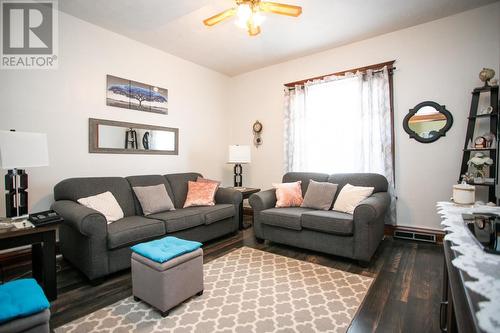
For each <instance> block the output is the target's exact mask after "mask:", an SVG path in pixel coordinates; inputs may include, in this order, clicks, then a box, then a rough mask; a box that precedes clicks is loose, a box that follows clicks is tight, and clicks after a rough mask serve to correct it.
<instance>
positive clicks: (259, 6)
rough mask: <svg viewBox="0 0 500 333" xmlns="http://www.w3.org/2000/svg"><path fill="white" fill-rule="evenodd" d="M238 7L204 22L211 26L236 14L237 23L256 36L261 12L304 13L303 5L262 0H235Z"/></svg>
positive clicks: (260, 22) (288, 14)
mask: <svg viewBox="0 0 500 333" xmlns="http://www.w3.org/2000/svg"><path fill="white" fill-rule="evenodd" d="M235 2H236V7H233V8H230V9H227V10H225V11H223V12H221V13H219V14H217V15H214V16H212V17H209V18H207V19H206V20H204V21H203V23H204V24H205V25H206V26H208V27H211V26H213V25H216V24H217V23H220V22H222V21H224V20H226V19H228V18H230V17H233V16H236V17H237V19H238V21H237V22H236V23H237V25H239V26H241V27H243V28H246V29H247V31H248V34H249V35H250V36H256V35H258V34H259V33H260V25H261V24H262V21H263V20H264V16H262V15H261V14H260V13H261V12H264V13H273V14H279V15H287V16H294V17H297V16H299V15H300V14H302V7H299V6H293V5H287V4H282V3H276V2H268V1H260V0H235Z"/></svg>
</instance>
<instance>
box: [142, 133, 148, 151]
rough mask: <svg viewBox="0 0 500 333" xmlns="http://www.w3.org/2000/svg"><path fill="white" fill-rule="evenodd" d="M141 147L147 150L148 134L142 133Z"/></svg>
mask: <svg viewBox="0 0 500 333" xmlns="http://www.w3.org/2000/svg"><path fill="white" fill-rule="evenodd" d="M142 146H143V147H144V149H146V150H148V149H149V132H146V133H144V135H143V136H142Z"/></svg>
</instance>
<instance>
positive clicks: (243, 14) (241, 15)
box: [236, 3, 253, 22]
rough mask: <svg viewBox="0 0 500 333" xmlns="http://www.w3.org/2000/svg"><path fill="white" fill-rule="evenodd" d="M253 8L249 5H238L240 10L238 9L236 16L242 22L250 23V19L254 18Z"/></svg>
mask: <svg viewBox="0 0 500 333" xmlns="http://www.w3.org/2000/svg"><path fill="white" fill-rule="evenodd" d="M252 14H253V13H252V8H251V7H250V5H249V4H247V3H242V4H240V5H238V9H236V16H237V17H238V20H240V21H244V22H246V21H248V19H249V18H250V17H252Z"/></svg>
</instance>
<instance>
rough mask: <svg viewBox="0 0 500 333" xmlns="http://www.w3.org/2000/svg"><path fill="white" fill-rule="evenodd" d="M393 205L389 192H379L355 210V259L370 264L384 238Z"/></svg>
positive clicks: (362, 202)
mask: <svg viewBox="0 0 500 333" xmlns="http://www.w3.org/2000/svg"><path fill="white" fill-rule="evenodd" d="M390 204H391V196H390V195H389V193H387V192H377V193H374V194H373V195H372V196H370V197H368V198H366V199H365V200H363V201H361V203H360V204H359V205H358V206H357V207H356V209H354V243H353V245H354V249H353V251H354V256H353V257H354V259H358V260H361V261H363V262H365V263H366V262H368V261H369V260H370V259H371V257H372V256H373V254H374V253H375V251H376V250H377V247H378V245H379V244H380V241H381V240H382V238H383V237H384V223H385V214H386V212H387V210H388V209H389V206H390Z"/></svg>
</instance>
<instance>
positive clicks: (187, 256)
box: [131, 236, 203, 317]
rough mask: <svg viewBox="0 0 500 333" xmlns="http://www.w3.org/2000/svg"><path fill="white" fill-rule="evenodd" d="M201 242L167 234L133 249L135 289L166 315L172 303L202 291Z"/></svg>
mask: <svg viewBox="0 0 500 333" xmlns="http://www.w3.org/2000/svg"><path fill="white" fill-rule="evenodd" d="M201 245H202V244H201V243H198V242H193V241H187V240H183V239H179V238H176V237H170V236H169V237H165V238H162V239H158V240H154V241H151V242H147V243H141V244H137V245H134V246H132V247H131V249H132V259H131V260H132V263H131V266H132V293H133V295H134V299H135V300H136V301H138V300H142V301H144V302H146V303H148V304H150V305H152V306H153V307H155V308H157V309H158V310H159V311H160V312H161V314H162V316H163V317H166V316H167V315H168V313H169V311H170V309H172V308H173V307H175V306H177V305H179V304H180V303H182V302H183V301H185V300H187V299H188V298H190V297H192V296H194V295H202V294H203V250H202V249H201Z"/></svg>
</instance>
